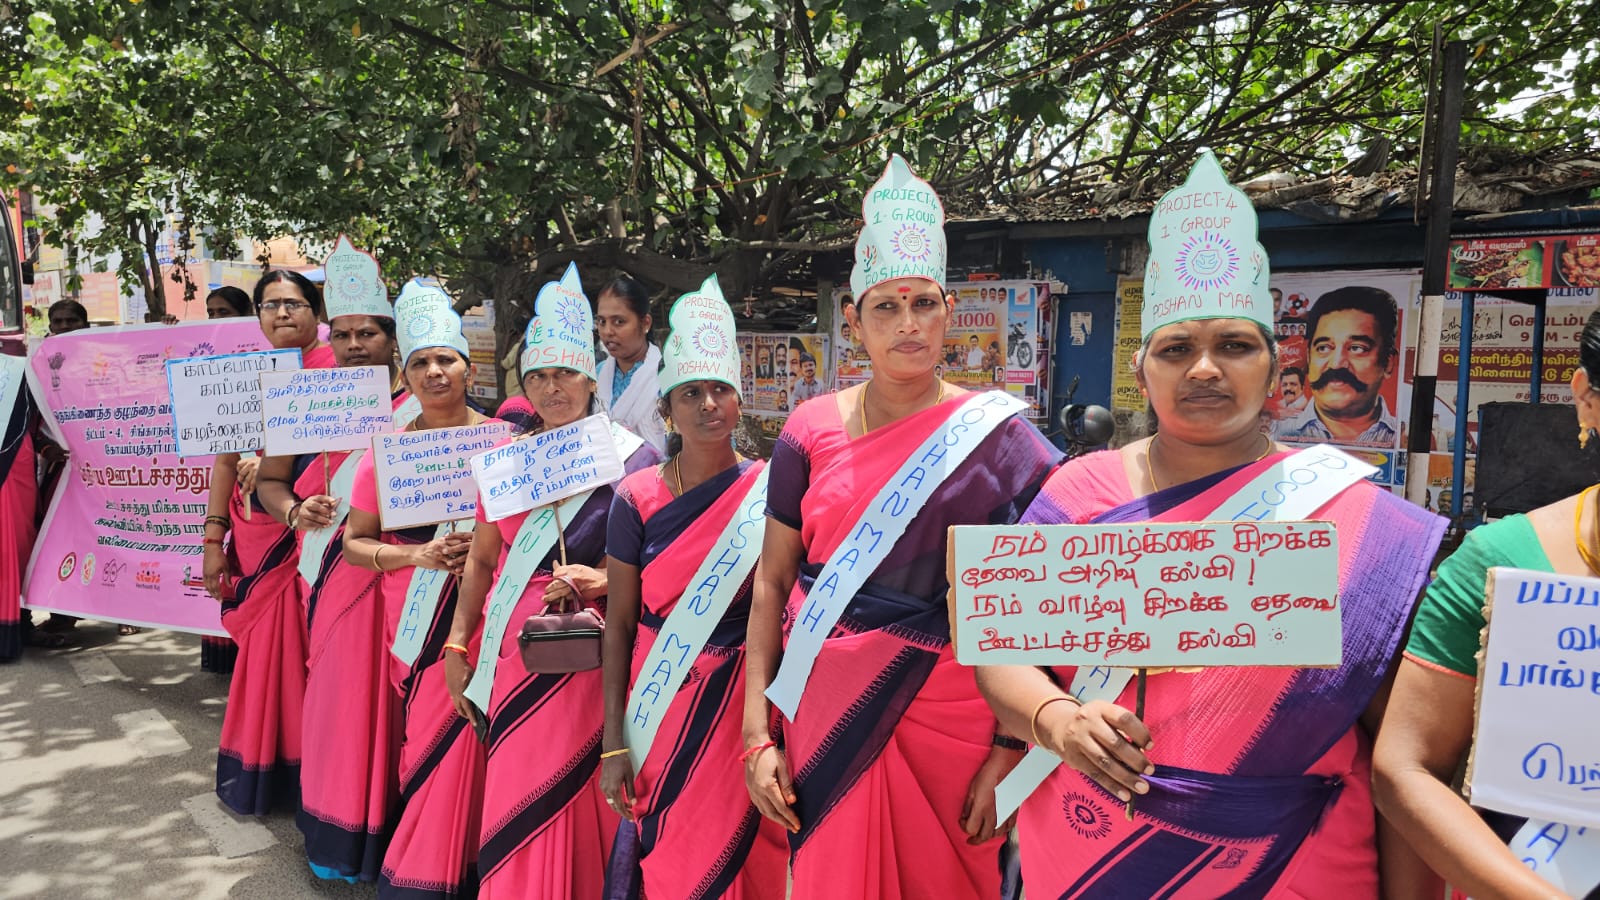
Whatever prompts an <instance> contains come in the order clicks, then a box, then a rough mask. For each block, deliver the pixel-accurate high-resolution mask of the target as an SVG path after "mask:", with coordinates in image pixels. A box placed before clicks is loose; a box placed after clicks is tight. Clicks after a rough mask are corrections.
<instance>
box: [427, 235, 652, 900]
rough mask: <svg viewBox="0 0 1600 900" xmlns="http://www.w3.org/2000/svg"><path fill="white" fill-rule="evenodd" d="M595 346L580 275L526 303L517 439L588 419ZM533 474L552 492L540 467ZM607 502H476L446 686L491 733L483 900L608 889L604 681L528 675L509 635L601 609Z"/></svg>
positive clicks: (637, 464)
mask: <svg viewBox="0 0 1600 900" xmlns="http://www.w3.org/2000/svg"><path fill="white" fill-rule="evenodd" d="M593 348H594V337H593V325H592V319H591V318H590V313H589V301H588V299H587V298H586V297H584V295H583V285H582V283H581V282H580V281H579V280H578V269H577V267H576V266H571V265H569V266H568V267H567V271H566V273H565V275H563V276H562V278H561V280H560V281H559V282H551V283H550V284H547V285H545V286H544V287H543V288H542V289H540V291H539V296H538V297H537V298H536V299H535V300H534V312H533V320H532V321H530V322H529V323H528V329H527V333H526V335H525V338H524V346H523V351H522V361H521V362H522V390H523V392H524V393H526V394H527V396H528V402H530V403H532V404H533V408H534V411H535V412H536V413H537V414H538V416H539V419H540V420H541V421H542V425H541V426H540V430H539V431H538V432H535V434H534V435H525V436H523V437H522V438H521V439H522V440H524V441H529V442H537V440H538V438H537V435H542V434H547V433H549V432H552V431H555V430H557V429H561V428H565V427H567V426H571V425H573V424H574V423H577V422H578V421H579V420H581V419H584V418H585V417H587V416H589V415H591V414H593V413H594V412H595V410H596V409H597V406H596V402H595V397H594V391H595V377H594V376H595V368H594V349H593ZM613 427H615V426H613ZM612 436H613V437H614V439H615V440H616V448H617V457H618V458H619V459H621V460H623V461H624V462H625V469H626V470H627V471H634V470H637V469H641V468H646V467H648V466H651V465H653V464H655V462H656V461H657V460H659V459H660V456H659V455H658V454H657V453H656V452H655V450H654V449H652V448H651V447H650V446H649V445H648V444H645V443H644V442H643V441H642V440H641V439H639V438H638V437H635V436H634V435H633V434H631V433H629V432H626V431H622V430H621V429H620V428H616V430H615V431H613V432H612ZM600 439H601V440H604V439H605V438H604V436H603V435H602V437H601V438H600ZM557 452H558V453H559V452H562V451H557ZM585 455H589V456H592V455H593V454H592V452H589V451H583V450H579V451H577V452H576V453H564V457H565V459H568V460H573V459H575V458H576V457H581V456H585ZM552 465H557V463H555V462H554V461H552ZM530 474H534V477H535V478H543V479H544V481H543V484H550V483H551V482H550V481H549V477H550V476H549V470H548V468H547V469H545V470H544V471H543V473H542V475H541V474H539V473H530ZM488 487H489V486H487V485H484V484H483V483H482V482H481V481H480V484H479V488H480V497H481V498H488V497H490V496H492V494H493V492H492V491H490V490H488ZM611 496H612V491H611V487H610V485H609V484H599V485H596V486H594V487H592V488H590V489H589V490H588V491H587V492H585V493H581V494H578V495H577V496H574V497H569V498H567V499H565V500H562V501H560V503H559V504H557V505H555V506H554V507H552V506H549V505H542V506H540V507H538V508H528V509H525V510H524V511H522V512H518V513H513V514H510V515H507V516H505V517H504V518H499V517H497V520H496V521H492V522H491V521H489V519H488V516H489V515H490V510H489V509H488V508H487V507H486V506H485V503H484V501H483V500H480V502H479V506H478V526H477V531H476V532H475V533H474V535H473V538H472V553H471V556H470V557H469V558H468V559H467V564H466V574H465V576H464V577H463V578H462V586H461V602H460V604H459V605H458V606H457V607H456V618H455V624H454V626H453V627H452V628H451V631H450V643H449V644H446V645H445V648H446V651H447V652H446V654H445V673H446V674H445V677H446V681H447V683H448V684H449V686H450V695H451V697H452V698H453V699H454V701H455V707H456V710H457V711H458V712H459V713H460V714H461V716H462V717H464V718H466V719H470V720H472V721H473V722H474V723H482V724H484V725H485V726H486V727H487V730H488V744H489V765H488V773H487V775H486V776H485V778H484V789H483V794H484V796H483V830H482V836H481V837H482V840H481V845H480V850H479V856H478V871H479V872H480V874H481V876H482V879H483V886H482V892H481V893H480V894H479V897H480V898H483V900H496V898H506V897H510V898H524V900H532V898H551V900H557V898H567V897H598V896H599V895H600V890H601V887H602V885H603V883H604V876H605V862H606V854H607V853H609V852H610V849H611V842H612V838H613V837H614V836H615V834H616V830H617V816H616V813H614V812H612V811H611V810H609V809H607V808H606V804H605V798H604V797H603V796H602V795H601V793H600V790H599V786H598V784H597V776H598V774H599V771H600V728H601V720H602V710H601V706H602V700H601V692H600V672H599V671H597V670H590V671H577V672H566V673H564V674H541V675H530V674H529V673H528V671H527V670H526V669H525V668H524V665H523V662H522V659H521V658H520V656H521V653H520V650H519V641H518V637H519V635H520V633H521V630H522V623H523V622H524V621H525V620H527V619H528V617H530V616H533V615H536V614H539V613H541V612H545V611H546V610H548V609H550V608H551V607H560V608H562V609H566V610H569V611H572V610H577V609H579V608H582V607H591V608H596V609H603V608H604V602H605V595H606V571H605V538H606V513H607V511H608V510H609V509H610V508H611ZM529 506H530V507H531V506H532V504H531V503H530V504H529ZM552 512H553V514H551V513H552ZM480 627H481V628H482V630H483V644H482V647H481V648H472V647H470V646H469V642H468V638H469V637H470V636H471V635H472V634H473V633H474V632H476V631H477V630H478V629H479V628H480ZM485 714H486V715H485Z"/></svg>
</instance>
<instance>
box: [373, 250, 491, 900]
mask: <svg viewBox="0 0 1600 900" xmlns="http://www.w3.org/2000/svg"><path fill="white" fill-rule="evenodd" d="M394 315H395V324H396V326H397V331H398V333H399V337H400V357H401V368H400V373H401V378H402V380H403V381H404V382H405V387H406V389H407V390H408V391H410V392H411V394H412V396H414V397H415V398H416V399H417V401H418V403H419V405H420V407H421V412H419V413H418V414H417V416H416V418H415V419H413V420H412V421H411V424H409V425H407V426H406V428H405V431H406V432H422V431H429V430H435V429H448V428H458V427H462V426H471V425H478V424H482V423H484V422H485V421H486V419H485V417H484V416H483V415H482V414H481V413H479V412H478V411H477V410H475V409H473V408H472V407H471V406H469V405H468V404H467V385H468V384H470V383H471V381H472V365H471V363H470V362H469V361H468V360H469V357H468V350H467V339H466V338H465V337H464V336H463V335H462V334H461V317H460V316H459V315H457V314H456V312H455V310H454V308H452V306H451V304H450V298H449V297H448V296H447V295H446V294H445V293H444V291H442V290H440V289H439V288H438V287H436V286H434V285H432V284H429V283H425V282H422V281H417V280H413V281H411V282H408V283H407V284H406V286H405V287H404V288H403V289H402V290H401V292H400V297H399V299H397V300H396V301H395V306H394ZM491 421H492V420H491ZM399 493H401V491H400V490H393V489H391V488H390V487H389V486H387V485H380V484H379V483H378V474H377V468H376V466H375V461H374V459H373V454H372V453H367V454H363V455H362V457H361V461H360V463H359V464H358V465H357V466H356V470H355V481H354V486H353V487H352V489H351V495H350V514H349V517H348V518H347V519H346V520H345V527H344V558H345V560H346V561H347V562H349V563H350V564H351V565H355V566H359V567H360V568H362V569H365V570H367V571H369V572H379V573H382V575H383V584H382V593H383V598H384V606H385V611H384V618H385V624H384V633H383V638H382V644H381V646H380V652H382V653H385V654H388V653H389V652H390V647H391V646H393V647H394V648H395V651H394V655H393V656H391V658H389V659H388V660H387V665H388V671H389V673H390V678H391V680H392V682H393V683H394V684H395V686H396V688H397V693H398V694H399V696H400V702H401V705H402V707H403V712H404V736H403V738H402V741H401V744H400V761H399V774H400V804H401V805H400V811H399V815H398V816H397V817H394V818H395V819H396V821H395V828H394V832H393V834H392V836H391V838H390V842H389V848H388V850H387V852H386V853H385V854H384V856H383V865H382V871H381V874H380V875H379V878H378V896H380V897H402V898H406V900H420V898H428V897H436V898H441V900H443V898H451V897H459V896H470V895H471V894H472V893H473V892H474V890H475V889H476V884H477V873H476V869H475V868H474V860H475V859H476V858H477V850H478V842H477V835H478V816H479V811H480V809H481V800H482V794H483V760H484V757H483V745H482V744H481V743H479V742H478V740H477V738H476V736H474V735H473V733H472V730H471V729H469V728H466V727H465V725H466V723H464V722H462V721H461V720H460V719H458V718H457V717H456V715H455V710H454V709H453V708H452V707H451V705H450V697H449V694H448V693H447V692H446V691H445V686H444V667H443V666H440V665H438V664H437V663H438V660H439V655H440V653H442V652H443V647H444V634H445V628H446V626H447V625H448V623H449V622H450V618H451V615H452V614H453V612H454V610H455V602H456V588H457V586H458V584H459V582H458V579H459V577H460V575H461V567H462V564H463V563H464V562H465V561H466V555H467V548H468V546H469V545H470V542H471V535H470V534H468V533H464V532H461V531H458V530H456V529H455V528H454V523H446V524H445V525H442V526H439V527H437V528H435V527H434V526H432V525H423V526H418V527H414V528H406V529H402V530H398V531H385V530H384V528H383V518H382V516H381V514H380V510H381V509H382V508H383V507H382V501H383V500H384V498H386V497H388V498H391V499H392V497H393V496H394V495H395V494H399ZM413 598H421V600H422V602H421V603H420V605H419V606H417V609H418V611H419V615H418V621H415V622H411V621H407V620H408V619H409V617H408V616H407V615H405V614H404V613H402V612H401V607H402V606H404V605H406V604H407V603H408V601H410V600H411V599H413ZM406 637H414V638H415V639H414V640H411V641H409V642H408V641H405V640H402V638H406ZM469 642H470V641H469ZM402 644H405V645H406V646H407V647H409V648H410V649H409V652H406V653H405V654H404V656H403V657H402V655H401V645H402Z"/></svg>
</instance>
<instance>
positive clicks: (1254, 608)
mask: <svg viewBox="0 0 1600 900" xmlns="http://www.w3.org/2000/svg"><path fill="white" fill-rule="evenodd" d="M949 577H950V584H951V588H950V615H951V624H952V629H951V630H952V632H953V633H954V635H955V643H956V659H957V660H959V661H960V662H962V663H963V664H965V665H1003V664H1008V663H1019V664H1027V665H1112V666H1126V667H1153V666H1247V665H1248V666H1263V665H1270V666H1334V665H1338V664H1339V661H1340V658H1341V652H1342V651H1341V643H1340V638H1341V634H1342V630H1341V623H1340V620H1339V599H1338V584H1339V550H1338V534H1337V532H1336V531H1335V530H1334V526H1333V525H1332V523H1329V522H1181V523H1171V524H1155V523H1137V524H1127V525H1001V526H989V525H964V526H958V527H955V528H952V529H951V534H950V555H949Z"/></svg>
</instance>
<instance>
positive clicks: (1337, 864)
mask: <svg viewBox="0 0 1600 900" xmlns="http://www.w3.org/2000/svg"><path fill="white" fill-rule="evenodd" d="M1283 458H1284V457H1283V455H1281V454H1280V455H1277V456H1274V457H1272V458H1269V459H1266V460H1262V461H1260V462H1258V463H1255V464H1252V465H1250V466H1246V467H1243V468H1241V469H1235V470H1232V471H1228V472H1223V473H1220V474H1218V475H1215V476H1212V477H1210V478H1206V479H1200V480H1198V481H1195V482H1191V483H1189V484H1185V485H1180V486H1177V487H1174V488H1169V489H1167V490H1165V491H1161V492H1159V493H1156V494H1152V495H1150V496H1148V497H1144V498H1139V499H1135V500H1128V499H1127V498H1128V496H1129V494H1130V493H1131V492H1130V491H1129V489H1128V488H1127V486H1126V474H1125V470H1124V468H1123V466H1122V462H1121V457H1120V454H1118V453H1116V452H1107V453H1104V454H1094V455H1092V456H1090V457H1085V458H1083V459H1081V460H1078V461H1076V462H1074V463H1069V464H1068V465H1067V466H1065V467H1063V468H1062V470H1061V471H1059V472H1058V473H1057V474H1056V476H1055V477H1053V478H1052V479H1051V480H1050V481H1049V482H1048V483H1047V484H1046V486H1045V488H1044V489H1043V490H1042V491H1041V492H1040V495H1039V497H1038V499H1037V500H1036V501H1035V502H1034V504H1033V505H1032V506H1031V507H1030V508H1029V510H1028V513H1027V515H1026V516H1025V517H1024V520H1025V521H1028V522H1036V523H1040V524H1064V523H1082V522H1094V523H1105V524H1114V523H1138V522H1167V521H1170V522H1185V521H1206V520H1208V519H1209V518H1212V514H1213V512H1214V511H1215V510H1216V509H1217V508H1218V507H1219V506H1220V505H1221V504H1222V503H1223V501H1225V500H1227V499H1229V498H1231V497H1233V496H1234V495H1235V494H1236V493H1237V492H1238V491H1239V490H1240V489H1241V488H1243V487H1244V486H1245V485H1246V484H1247V483H1249V482H1250V481H1251V479H1253V478H1254V477H1256V476H1257V475H1259V474H1260V473H1262V472H1264V471H1266V470H1267V469H1268V468H1270V467H1271V466H1272V465H1273V464H1275V463H1277V462H1280V461H1281V460H1282V459H1283ZM1107 484H1112V485H1115V486H1116V487H1115V488H1114V489H1112V490H1107V487H1106V485H1107ZM1119 494H1120V498H1119V497H1118V495H1119ZM1118 499H1120V500H1121V501H1123V502H1120V503H1117V505H1112V504H1113V503H1114V502H1116V500H1118ZM1108 506H1110V508H1109V509H1108V508H1107V507H1108ZM1308 518H1311V519H1317V520H1326V521H1332V522H1334V523H1335V524H1336V525H1337V528H1338V535H1339V602H1340V608H1341V621H1342V624H1343V661H1342V663H1341V664H1340V665H1339V666H1337V667H1332V668H1292V667H1234V668H1220V667H1219V668H1209V669H1203V670H1200V671H1199V672H1195V673H1186V672H1167V673H1161V674H1157V675H1152V676H1151V677H1150V678H1149V683H1148V688H1147V697H1146V708H1145V712H1146V715H1145V719H1144V721H1145V723H1146V725H1147V726H1148V727H1149V728H1150V731H1151V734H1152V737H1153V739H1154V742H1155V746H1154V749H1153V750H1152V751H1151V758H1152V761H1153V762H1154V763H1155V764H1156V772H1155V774H1154V775H1153V776H1149V777H1148V778H1147V780H1148V781H1149V782H1150V786H1151V790H1150V793H1149V794H1147V795H1143V796H1140V797H1138V798H1137V800H1136V801H1135V805H1134V812H1133V817H1132V820H1131V821H1129V820H1128V819H1127V817H1126V816H1125V815H1124V811H1123V804H1121V803H1120V802H1119V801H1118V800H1116V798H1115V797H1113V796H1112V795H1110V794H1108V793H1107V792H1105V791H1104V790H1103V789H1101V788H1100V787H1099V786H1098V785H1096V784H1094V783H1093V782H1092V781H1090V780H1089V779H1087V778H1085V777H1084V776H1082V775H1080V774H1079V773H1077V772H1076V771H1074V770H1072V769H1070V768H1068V767H1065V766H1062V767H1060V768H1058V769H1056V771H1055V772H1054V773H1053V774H1052V775H1051V776H1050V777H1049V779H1047V780H1046V781H1045V783H1044V784H1043V785H1042V786H1041V787H1040V788H1039V789H1038V790H1037V791H1035V792H1034V794H1033V795H1032V796H1031V797H1030V798H1029V799H1028V800H1027V802H1025V803H1024V804H1023V808H1022V812H1021V814H1020V818H1019V824H1020V826H1021V835H1022V847H1023V882H1024V885H1025V889H1026V890H1027V892H1028V894H1029V895H1030V896H1033V897H1040V896H1046V897H1092V898H1098V897H1130V898H1131V897H1141V898H1142V897H1175V898H1214V897H1229V898H1250V897H1268V896H1289V897H1295V896H1298V897H1305V898H1311V897H1329V898H1335V897H1336V898H1340V900H1350V898H1356V897H1375V896H1376V895H1377V889H1378V881H1377V851H1376V844H1375V831H1374V829H1375V825H1374V817H1375V811H1374V809H1373V806H1372V800H1371V789H1370V784H1369V782H1370V772H1371V742H1370V739H1369V738H1368V737H1367V736H1366V734H1365V732H1364V731H1362V730H1361V729H1360V727H1359V724H1358V719H1359V717H1360V716H1361V714H1362V713H1363V712H1364V711H1365V710H1366V708H1367V706H1368V705H1369V703H1370V702H1371V700H1372V698H1373V696H1375V694H1376V693H1377V691H1378V690H1379V688H1380V687H1381V686H1382V684H1383V682H1384V680H1385V678H1386V676H1387V674H1388V672H1389V670H1390V668H1391V667H1392V664H1393V661H1394V659H1395V656H1396V654H1397V652H1398V649H1399V645H1400V640H1401V638H1402V636H1403V635H1404V632H1405V628H1406V623H1407V621H1408V619H1409V616H1410V612H1411V608H1412V603H1413V601H1414V599H1415V598H1416V596H1417V594H1418V592H1419V591H1420V590H1421V588H1422V586H1423V584H1424V583H1425V581H1426V578H1427V574H1428V565H1429V563H1430V562H1431V560H1432V558H1433V551H1434V548H1435V547H1436V546H1437V544H1438V541H1439V539H1440V537H1441V536H1442V534H1443V530H1444V521H1443V520H1442V519H1440V518H1439V517H1437V516H1434V515H1433V514H1431V513H1428V512H1427V511H1425V510H1423V509H1421V508H1420V507H1417V506H1414V505H1412V504H1409V503H1407V502H1405V501H1404V500H1401V499H1400V498H1398V497H1395V496H1394V495H1392V494H1389V493H1388V492H1386V491H1383V490H1381V489H1378V488H1376V487H1374V486H1372V485H1370V484H1366V483H1357V484H1355V485H1353V486H1351V487H1349V488H1346V489H1345V490H1344V491H1343V492H1341V493H1339V494H1338V495H1337V496H1336V497H1334V498H1333V499H1332V500H1330V501H1328V502H1326V503H1325V504H1324V505H1323V506H1322V507H1321V508H1319V509H1318V510H1317V511H1316V512H1315V513H1313V514H1312V515H1310V516H1308ZM1076 673H1077V670H1076V669H1073V668H1070V667H1063V668H1058V669H1055V670H1054V671H1053V675H1054V677H1055V678H1056V679H1057V680H1058V681H1059V682H1061V683H1063V684H1066V683H1069V682H1070V681H1071V680H1072V677H1073V676H1074V675H1075V674H1076ZM1096 673H1104V674H1105V675H1106V676H1108V677H1109V675H1110V670H1099V669H1097V670H1094V671H1093V672H1091V673H1089V674H1090V676H1091V677H1093V676H1094V675H1095V674H1096ZM1134 692H1135V687H1134V685H1133V684H1132V683H1130V684H1129V685H1128V686H1127V687H1126V688H1125V689H1124V690H1123V691H1122V693H1121V695H1120V696H1119V697H1118V698H1117V703H1118V704H1119V705H1121V706H1124V707H1126V708H1129V709H1132V708H1133V706H1134V705H1135V702H1136V699H1135V697H1134V696H1133V695H1134ZM1041 846H1046V847H1049V848H1050V851H1049V852H1030V851H1029V848H1030V847H1041Z"/></svg>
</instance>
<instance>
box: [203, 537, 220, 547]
mask: <svg viewBox="0 0 1600 900" xmlns="http://www.w3.org/2000/svg"><path fill="white" fill-rule="evenodd" d="M200 543H201V544H203V545H204V544H216V545H217V546H218V547H221V546H222V538H211V537H208V538H204V539H202V540H201V541H200Z"/></svg>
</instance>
